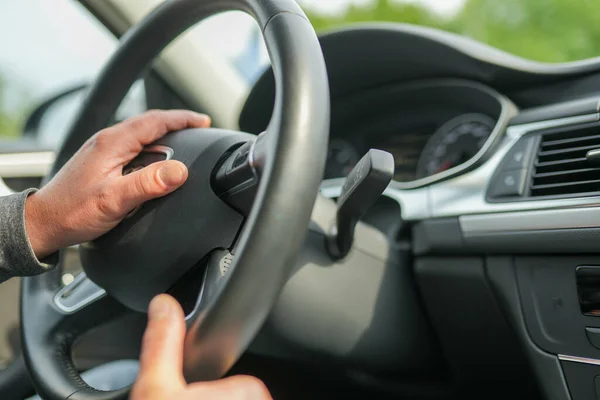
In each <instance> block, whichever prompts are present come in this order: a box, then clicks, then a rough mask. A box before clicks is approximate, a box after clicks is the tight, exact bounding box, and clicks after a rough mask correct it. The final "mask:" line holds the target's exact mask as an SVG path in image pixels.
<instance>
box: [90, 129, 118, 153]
mask: <svg viewBox="0 0 600 400" xmlns="http://www.w3.org/2000/svg"><path fill="white" fill-rule="evenodd" d="M112 140H113V137H112V132H111V131H110V130H108V129H103V130H101V131H99V132H97V133H96V134H95V135H94V136H92V137H91V138H90V147H95V148H97V149H105V148H106V147H107V146H109V145H110V144H111V142H112Z"/></svg>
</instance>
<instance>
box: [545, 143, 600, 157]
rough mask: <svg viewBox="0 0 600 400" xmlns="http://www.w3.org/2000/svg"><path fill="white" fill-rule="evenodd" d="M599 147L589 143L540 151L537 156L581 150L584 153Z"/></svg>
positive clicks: (556, 154)
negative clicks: (587, 144)
mask: <svg viewBox="0 0 600 400" xmlns="http://www.w3.org/2000/svg"><path fill="white" fill-rule="evenodd" d="M599 148H600V145H597V144H593V145H589V146H581V147H572V148H567V149H560V150H549V151H540V152H539V154H538V157H540V158H541V157H548V156H561V155H562V154H568V153H577V152H582V153H584V154H585V153H587V152H588V151H589V150H595V149H599Z"/></svg>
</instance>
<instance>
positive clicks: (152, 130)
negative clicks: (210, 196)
mask: <svg viewBox="0 0 600 400" xmlns="http://www.w3.org/2000/svg"><path fill="white" fill-rule="evenodd" d="M209 125H210V118H209V117H207V116H206V115H203V114H197V113H195V112H191V111H184V110H170V111H162V110H153V111H149V112H146V113H145V114H143V115H140V116H137V117H134V118H131V119H128V120H127V121H125V122H122V123H120V124H117V125H114V126H112V127H110V128H106V129H103V130H101V131H100V132H98V133H96V134H95V135H94V136H92V137H91V138H90V139H89V140H88V141H87V142H86V143H85V144H84V145H83V146H82V147H81V149H80V150H79V151H78V152H77V153H76V154H75V155H74V156H73V158H71V159H70V160H69V162H67V163H66V164H65V166H64V167H63V168H61V170H60V172H59V173H58V174H56V176H55V177H54V178H53V179H52V180H51V181H50V182H49V183H48V184H47V185H45V186H44V187H43V188H42V189H40V190H39V191H38V192H37V193H34V194H33V195H31V196H30V197H29V198H28V199H27V202H26V204H25V221H26V225H27V232H28V235H29V240H30V242H31V246H32V248H33V251H34V253H35V255H36V256H37V257H38V258H39V259H42V258H44V257H46V256H48V255H50V254H52V253H54V252H55V251H57V250H59V249H61V248H65V247H68V246H71V245H74V244H79V243H82V242H86V241H88V240H92V239H95V238H97V237H99V236H100V235H102V234H104V233H106V232H108V231H109V230H110V229H112V228H114V227H115V226H116V225H117V224H118V223H119V222H120V221H121V220H122V219H123V217H125V216H126V215H127V213H128V212H130V211H131V210H133V209H135V208H136V207H138V206H139V205H140V204H142V203H144V202H146V201H148V200H151V199H153V198H156V197H161V196H164V195H166V194H169V193H171V192H172V191H174V190H176V189H177V188H179V187H180V186H181V185H183V183H184V182H185V180H186V179H187V175H188V171H187V168H186V166H185V165H184V164H183V163H181V162H179V161H175V160H168V161H161V162H157V163H154V164H152V165H149V166H147V167H146V168H143V169H141V170H139V171H135V172H133V173H131V174H129V175H126V176H123V167H125V166H126V165H127V164H129V163H130V162H131V161H132V160H133V159H134V158H135V157H137V156H138V155H139V153H140V152H141V151H142V149H143V147H144V146H145V145H148V144H150V143H153V142H155V141H156V140H158V139H160V138H161V137H163V136H164V135H166V134H167V133H168V132H172V131H177V130H181V129H186V128H206V127H208V126H209ZM74 188H77V190H73V189H74Z"/></svg>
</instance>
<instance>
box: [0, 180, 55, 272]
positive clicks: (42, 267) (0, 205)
mask: <svg viewBox="0 0 600 400" xmlns="http://www.w3.org/2000/svg"><path fill="white" fill-rule="evenodd" d="M34 191H35V190H34V189H29V190H26V191H24V192H21V193H17V194H12V195H9V196H2V197H0V282H3V281H5V280H7V279H9V278H11V277H13V276H27V275H36V274H40V273H42V272H45V271H47V270H48V269H49V268H52V267H54V265H55V264H56V262H57V261H58V256H57V254H56V253H53V254H51V255H50V256H48V257H46V258H44V259H43V260H41V261H40V260H38V258H37V257H36V255H35V254H34V251H33V249H32V248H31V244H30V242H29V238H28V237H27V232H26V228H25V201H26V200H27V198H28V197H29V195H30V194H31V193H33V192H34Z"/></svg>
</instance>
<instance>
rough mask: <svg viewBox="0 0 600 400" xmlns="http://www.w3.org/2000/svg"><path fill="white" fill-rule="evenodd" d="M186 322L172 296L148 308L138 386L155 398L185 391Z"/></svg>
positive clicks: (153, 302)
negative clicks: (152, 393) (155, 396)
mask: <svg viewBox="0 0 600 400" xmlns="http://www.w3.org/2000/svg"><path fill="white" fill-rule="evenodd" d="M184 339H185V322H184V315H183V310H182V309H181V306H180V305H179V303H178V302H177V301H176V300H175V299H174V298H172V297H171V296H169V295H166V294H161V295H158V296H156V297H155V298H154V299H153V300H152V302H151V303H150V307H149V308H148V325H147V326H146V332H145V333H144V338H143V340H142V351H141V354H140V370H139V374H138V378H137V380H136V386H139V388H143V389H144V390H149V391H150V392H154V393H155V394H158V393H162V394H164V395H165V396H168V395H169V393H173V392H175V391H179V390H181V389H182V388H183V387H184V386H185V384H186V382H185V378H184V377H183V342H184Z"/></svg>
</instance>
